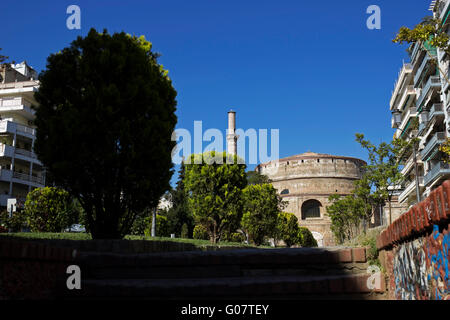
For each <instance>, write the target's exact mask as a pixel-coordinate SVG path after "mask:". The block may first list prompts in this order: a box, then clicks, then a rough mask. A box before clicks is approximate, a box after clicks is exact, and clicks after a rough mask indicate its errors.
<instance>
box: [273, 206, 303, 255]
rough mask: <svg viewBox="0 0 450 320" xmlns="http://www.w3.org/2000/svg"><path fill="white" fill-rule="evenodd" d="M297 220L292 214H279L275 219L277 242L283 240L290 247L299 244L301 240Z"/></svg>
mask: <svg viewBox="0 0 450 320" xmlns="http://www.w3.org/2000/svg"><path fill="white" fill-rule="evenodd" d="M299 235H300V229H299V225H298V219H297V217H296V216H295V215H294V214H293V213H289V212H280V213H278V219H277V232H276V237H277V240H283V241H284V243H285V244H286V245H287V246H288V247H290V246H292V245H295V244H300V241H301V238H300V237H299Z"/></svg>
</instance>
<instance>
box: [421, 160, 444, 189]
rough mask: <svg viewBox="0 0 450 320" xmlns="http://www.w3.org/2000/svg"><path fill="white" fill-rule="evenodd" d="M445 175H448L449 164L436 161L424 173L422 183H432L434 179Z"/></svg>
mask: <svg viewBox="0 0 450 320" xmlns="http://www.w3.org/2000/svg"><path fill="white" fill-rule="evenodd" d="M447 175H450V165H449V164H448V163H444V162H438V163H437V164H436V165H434V167H433V168H432V169H431V170H430V171H428V173H427V174H426V175H425V178H424V183H425V185H426V186H427V185H429V184H431V183H433V182H434V181H436V180H438V179H440V178H442V177H444V176H447Z"/></svg>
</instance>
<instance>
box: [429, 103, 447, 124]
mask: <svg viewBox="0 0 450 320" xmlns="http://www.w3.org/2000/svg"><path fill="white" fill-rule="evenodd" d="M439 116H442V117H444V116H445V115H444V106H443V104H442V103H435V104H433V106H432V107H431V109H430V113H429V115H428V121H431V120H432V119H433V118H434V117H439Z"/></svg>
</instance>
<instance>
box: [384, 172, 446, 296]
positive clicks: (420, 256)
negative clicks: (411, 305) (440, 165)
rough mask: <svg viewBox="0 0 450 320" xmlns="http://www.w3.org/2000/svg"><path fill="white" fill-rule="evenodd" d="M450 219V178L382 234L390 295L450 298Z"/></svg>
mask: <svg viewBox="0 0 450 320" xmlns="http://www.w3.org/2000/svg"><path fill="white" fill-rule="evenodd" d="M449 220H450V180H448V181H446V182H444V184H443V185H442V186H441V187H439V188H437V189H435V190H434V191H432V192H431V194H430V196H429V197H428V198H427V199H425V200H424V201H422V202H421V203H419V204H417V205H416V206H414V207H413V208H412V209H411V210H409V211H408V212H406V213H404V214H403V215H402V216H401V217H400V218H398V219H397V220H395V221H394V222H393V224H392V225H391V226H390V227H389V228H387V229H386V230H385V231H383V232H382V233H381V235H380V236H379V237H378V239H377V247H378V249H379V250H380V259H381V262H382V264H383V266H384V268H385V269H386V273H387V276H388V279H389V280H388V282H389V285H388V288H389V296H390V298H392V299H402V300H425V299H426V300H428V299H432V300H450V286H449V285H450V281H449V263H448V253H449V246H450V237H449V231H450V230H449V228H450V221H449Z"/></svg>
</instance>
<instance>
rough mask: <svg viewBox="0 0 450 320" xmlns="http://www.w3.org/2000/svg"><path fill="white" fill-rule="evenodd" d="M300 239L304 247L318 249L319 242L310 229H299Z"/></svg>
mask: <svg viewBox="0 0 450 320" xmlns="http://www.w3.org/2000/svg"><path fill="white" fill-rule="evenodd" d="M298 238H299V239H300V245H301V246H302V247H317V241H316V239H314V237H313V235H312V233H311V231H309V229H308V228H305V227H299V230H298Z"/></svg>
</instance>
